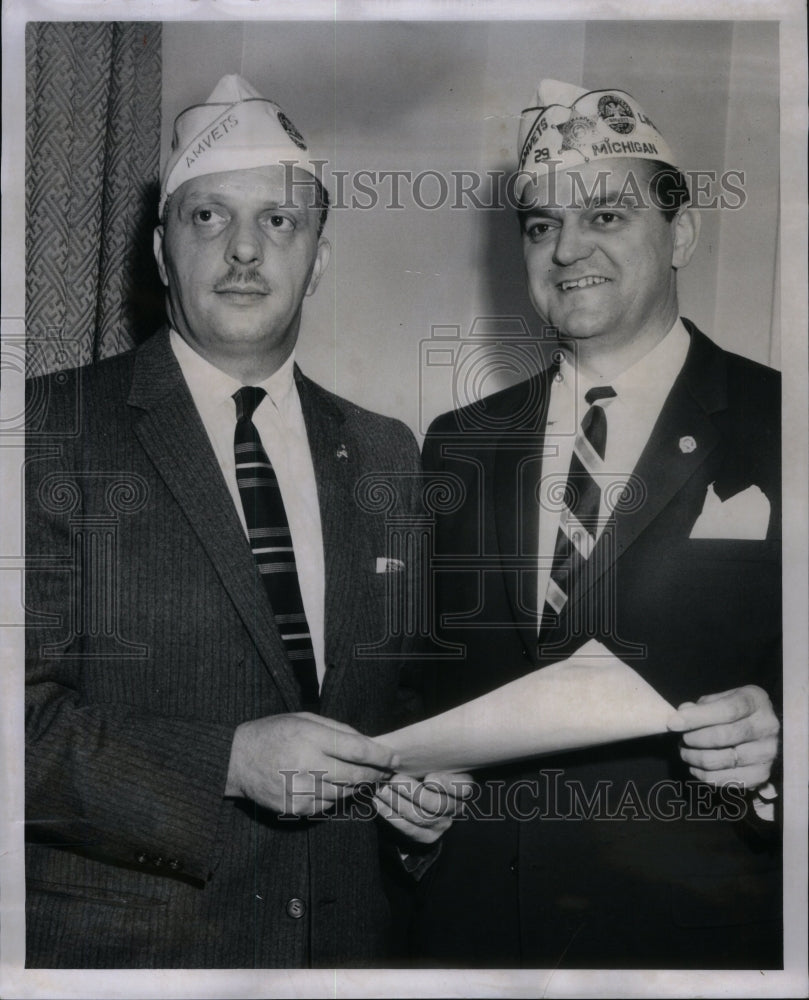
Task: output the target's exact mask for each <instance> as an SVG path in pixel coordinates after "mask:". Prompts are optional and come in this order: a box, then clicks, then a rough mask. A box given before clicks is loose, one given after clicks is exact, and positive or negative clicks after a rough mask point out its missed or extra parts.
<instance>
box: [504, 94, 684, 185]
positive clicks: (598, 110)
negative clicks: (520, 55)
mask: <svg viewBox="0 0 809 1000" xmlns="http://www.w3.org/2000/svg"><path fill="white" fill-rule="evenodd" d="M517 156H518V158H519V163H518V170H519V171H520V173H519V174H518V176H517V181H516V184H515V193H516V195H517V197H518V198H519V197H520V196H521V194H522V192H523V191H524V190H525V187H526V185H527V184H528V183H529V182H530V181H531V179H532V177H533V176H534V175H535V176H536V177H537V180H539V179H541V177H542V176H543V174H548V173H549V172H551V171H553V170H564V169H566V168H567V167H572V166H576V165H581V164H583V163H588V162H590V161H591V160H606V159H610V158H615V157H619V156H633V157H638V158H640V159H644V160H661V161H662V162H663V163H666V164H668V165H669V166H672V167H673V166H676V162H675V158H674V154H673V153H672V151H671V148H670V147H669V145H668V143H667V142H666V140H665V139H664V138H663V136H662V135H661V134H660V133H659V132H658V130H657V128H656V127H655V125H654V122H652V120H651V118H649V117H648V116H647V115H646V114H645V113H644V111H643V109H642V108H641V106H640V105H639V104H638V102H637V101H636V100H635V98H634V97H632V96H631V95H630V94H627V93H626V92H625V91H623V90H585V89H584V88H583V87H577V86H575V85H574V84H572V83H561V82H560V81H559V80H542V81H541V82H540V84H539V87H538V88H537V93H536V97H535V98H534V102H533V104H532V105H531V107H528V108H526V109H525V110H524V111H523V113H522V117H521V119H520V135H519V140H518V143H517Z"/></svg>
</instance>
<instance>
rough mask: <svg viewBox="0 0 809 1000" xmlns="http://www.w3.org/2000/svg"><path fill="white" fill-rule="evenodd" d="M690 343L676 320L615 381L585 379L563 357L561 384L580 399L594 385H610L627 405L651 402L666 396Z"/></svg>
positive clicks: (565, 356) (685, 331) (613, 379)
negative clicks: (576, 391)
mask: <svg viewBox="0 0 809 1000" xmlns="http://www.w3.org/2000/svg"><path fill="white" fill-rule="evenodd" d="M690 342H691V338H690V337H689V335H688V331H687V330H686V328H685V326H684V325H683V321H682V320H681V319H680V318H679V317H678V318H677V319H676V320H675V322H674V325H673V326H672V327H671V329H670V330H669V332H668V333H667V334H666V336H665V337H663V339H662V340H661V341H659V343H657V344H655V346H654V347H653V348H652V349H651V351H649V352H648V353H646V354H644V356H643V357H642V358H640V360H638V361H636V362H635V364H634V365H632V366H631V367H630V368H627V369H626V370H625V371H623V372H621V374H620V375H617V376H615V377H614V378H596V377H593V376H591V375H587V376H585V375H583V374H582V373H580V372H577V371H576V369H575V365H574V364H573V363H572V362H571V361H570V360H569V359H568V357H567V355H565V354H563V355H562V360H561V363H560V372H561V373H562V376H563V384H564V385H565V387H566V388H567V389H568V390H570V389H571V388H572V386H574V385H575V386H576V389H577V390H578V394H579V396H580V397H581V398H582V399H583V398H584V395H585V393H586V392H587V390H588V389H592V388H593V387H594V386H601V385H611V386H612V388H613V389H615V392H616V395H617V397H618V399H620V400H621V401H622V402H625V403H628V404H630V405H632V404H633V403H635V402H637V403H641V404H643V403H645V402H646V401H654V400H657V399H660V398H663V397H665V396H666V395H668V392H669V390H670V389H671V387H672V385H673V384H674V380H675V379H676V378H677V376H678V374H679V373H680V370H681V368H682V367H683V364H684V363H685V357H686V354H687V353H688V347H689V344H690Z"/></svg>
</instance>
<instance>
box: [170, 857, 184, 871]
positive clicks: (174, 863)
mask: <svg viewBox="0 0 809 1000" xmlns="http://www.w3.org/2000/svg"><path fill="white" fill-rule="evenodd" d="M182 867H183V866H182V864H181V863H180V862H179V861H178V860H177V858H169V868H171V870H172V871H173V872H178V871H179V870H180V869H181V868H182Z"/></svg>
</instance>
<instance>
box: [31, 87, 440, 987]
mask: <svg viewBox="0 0 809 1000" xmlns="http://www.w3.org/2000/svg"><path fill="white" fill-rule="evenodd" d="M307 157H308V153H307V150H306V147H305V145H304V144H303V140H302V139H301V136H300V134H299V133H298V132H297V130H296V129H295V128H294V126H293V125H292V124H291V122H290V121H289V119H287V118H286V116H285V115H284V114H283V112H282V111H281V110H280V109H279V108H278V107H277V106H276V105H274V104H273V103H271V102H269V101H265V100H264V99H262V98H261V97H260V96H259V95H258V94H257V93H256V92H255V91H254V90H252V88H251V87H250V86H249V85H248V84H247V83H246V82H245V81H242V80H240V79H239V78H238V77H228V78H225V79H223V80H222V81H220V84H219V85H218V86H217V88H216V90H215V91H214V93H213V94H212V95H211V97H210V98H209V100H208V102H207V103H206V104H204V105H200V106H197V107H195V108H191V109H189V110H187V111H186V112H184V113H183V114H182V115H181V116H180V117H179V118H178V120H177V123H176V126H175V138H174V147H173V151H172V155H171V157H170V159H169V161H168V164H167V166H166V169H165V170H164V175H163V178H162V191H161V195H162V197H161V220H162V222H161V226H160V227H158V229H157V230H156V235H155V251H156V256H157V261H158V267H159V270H160V274H161V278H162V279H163V282H164V284H165V285H166V286H167V289H168V295H167V303H168V314H169V320H170V327H171V328H170V329H165V330H163V331H161V332H159V333H158V334H157V335H156V336H154V337H152V338H151V339H150V340H148V341H147V342H146V343H145V344H144V345H143V346H142V347H141V348H139V349H137V350H135V351H133V352H130V353H128V354H125V355H121V356H119V357H116V358H113V359H110V360H108V361H105V362H102V363H100V364H98V365H95V366H92V367H90V368H85V369H79V370H76V371H73V372H68V373H59V374H58V375H56V376H50V377H48V378H45V379H40V380H35V381H34V382H33V383H32V384H31V385H30V394H29V403H28V411H27V414H28V428H29V451H28V464H27V471H26V487H27V526H28V535H27V552H28V559H29V562H28V577H27V594H26V599H27V607H28V610H29V629H28V639H29V658H28V668H27V694H28V696H27V716H26V723H27V771H26V808H27V820H28V830H29V837H28V845H27V876H28V890H27V956H26V961H27V965H28V966H29V967H107V968H110V967H113V968H114V967H259V968H260V967H271V966H280V967H283V966H287V967H302V966H309V965H311V966H330V965H349V966H350V965H367V964H371V963H375V962H379V961H381V960H382V957H383V955H384V949H385V947H386V940H385V939H386V932H387V926H388V912H387V903H386V901H385V897H384V894H383V892H382V886H381V873H380V864H379V861H378V857H379V853H378V847H379V845H378V843H377V836H378V829H379V828H380V827H384V829H387V830H391V831H394V832H395V834H396V836H397V837H399V838H400V840H399V844H402V843H404V849H403V851H399V858H400V860H401V861H402V863H404V864H405V865H409V866H410V867H411V868H412V867H415V866H417V865H418V863H419V860H422V861H423V860H424V857H423V856H420V855H419V849H418V847H419V844H421V845H425V844H426V845H429V844H430V843H432V842H433V841H435V840H436V839H437V837H438V836H439V835H440V833H441V832H442V831H443V830H444V829H445V828H446V826H447V825H448V822H449V819H448V813H449V811H450V809H451V807H452V801H451V797H450V798H447V799H446V800H445V803H446V806H447V808H446V810H444V809H442V808H441V807H440V804H439V802H438V801H437V800H438V796H437V795H436V793H435V792H430V791H429V790H424V789H423V787H422V788H419V786H418V785H416V784H415V783H413V784H411V785H410V786H409V790H410V792H411V795H412V796H414V797H415V799H416V801H412V799H411V798H410V797H408V795H406V794H400V795H396V794H392V793H391V791H390V787H389V786H387V787H384V786H379V785H378V783H379V782H380V781H382V782H384V780H385V779H386V778H390V777H391V775H392V774H393V773H394V772H395V767H396V760H395V758H394V756H393V754H392V752H391V751H389V750H388V749H387V748H385V747H384V746H382V745H380V744H378V743H376V742H375V741H374V740H372V739H370V738H369V737H368V735H367V734H378V733H381V732H384V731H385V730H386V729H389V728H391V726H392V723H393V721H394V720H393V712H394V706H395V701H396V696H397V687H398V673H399V664H400V660H399V659H398V658H396V657H395V656H394V657H393V658H391V657H390V656H388V657H382V656H376V657H374V656H373V655H372V654H371V655H369V654H367V653H366V655H365V656H363V655H362V647H363V646H365V647H366V648H370V647H373V645H374V644H375V643H377V644H378V643H379V642H380V640H382V639H384V638H385V637H386V634H387V618H386V594H387V592H388V587H387V583H388V580H387V577H388V575H389V571H394V572H396V571H401V565H400V564H399V563H397V561H396V560H391V559H389V558H387V556H388V553H386V524H385V512H384V511H379V510H378V508H377V507H376V506H375V505H374V504H373V503H372V502H370V501H368V500H367V499H366V500H365V502H363V488H364V485H365V486H366V487H368V488H370V487H369V486H368V484H371V486H372V484H373V482H374V481H376V480H379V479H381V480H383V481H387V482H388V483H392V484H393V485H394V486H395V487H396V493H397V503H398V504H399V505H400V507H399V510H400V511H408V510H410V509H412V507H413V505H414V502H415V500H414V498H415V496H416V490H417V485H418V469H419V465H418V455H417V450H416V446H415V443H414V441H413V439H412V436H411V435H410V433H409V432H408V431H407V429H406V428H405V427H403V426H402V425H401V424H399V423H398V422H396V421H392V420H389V419H386V418H383V417H380V416H377V415H375V414H371V413H368V412H367V411H364V410H361V409H360V408H359V407H357V406H354V405H353V404H351V403H349V402H347V401H345V400H342V399H339V398H338V397H336V396H334V395H332V394H331V393H328V392H326V391H325V390H323V389H321V388H320V387H318V386H317V385H315V384H314V383H312V382H311V381H310V380H309V379H307V378H306V377H305V376H304V375H303V374H302V373H301V372H300V371H299V370H298V369H297V367H295V365H294V354H293V351H294V347H295V343H296V340H297V336H298V330H299V325H300V317H301V305H302V302H303V298H304V297H305V296H306V295H309V294H311V293H312V292H314V290H315V288H316V286H317V283H318V280H319V278H320V276H321V274H322V272H323V270H324V268H325V267H326V264H327V261H328V253H329V247H328V243H327V242H326V240H325V239H323V237H322V235H321V231H322V225H323V222H324V221H325V211H326V207H325V206H326V204H327V197H326V196H325V194H324V192H323V190H322V189H321V188H319V187H318V186H317V185H315V184H313V181H312V177H311V176H310V174H309V173H305V172H304V170H303V169H302V168H299V167H296V168H295V173H294V174H293V175H290V174H289V173H288V171H287V170H286V169H285V168H284V167H282V166H281V165H280V164H281V162H282V161H283V160H295V159H297V160H298V162H300V163H302V164H303V165H304V168H305V167H306V164H307V163H309V161H308V159H307ZM290 176H292V177H293V178H294V182H295V185H298V183H299V190H295V191H293V193H292V194H293V196H292V197H290V196H289V187H288V186H287V181H288V180H289V179H290ZM313 190H317V192H318V203H317V204H316V205H315V206H314V207H313V206H312V205H310V204H309V203H308V202H307V203H304V198H303V196H301V197H299V196H298V195H300V193H301V192H303V193H304V194H305V195H307V196H308V197H309V200H310V201H311V194H312V191H313ZM245 384H251V385H254V386H257V387H259V388H261V389H264V390H265V391H266V394H267V396H266V398H263V399H262V401H261V403H260V404H259V406H258V408H257V409H256V411H255V413H254V416H253V422H254V425H255V427H256V429H257V430H258V431H259V434H260V437H261V439H262V442H263V445H264V447H265V449H266V451H267V452H268V454H269V456H270V459H271V461H272V465H273V468H274V470H275V473H276V474H277V477H278V481H279V483H280V486H281V494H282V497H283V500H284V506H285V508H286V512H287V517H288V520H289V526H290V532H291V535H292V540H293V547H294V550H295V559H296V562H297V570H298V576H299V579H300V588H301V594H302V601H303V605H304V609H305V613H306V622H305V623H304V624H307V623H308V626H309V630H310V632H311V641H312V649H313V651H314V659H315V662H316V667H317V680H318V690H317V695H316V698H317V700H318V702H319V707H318V711H319V714H313V713H312V712H304V711H301V709H302V708H303V707H304V706H305V707H307V708H311V707H312V705H311V704H310V702H311V698H310V697H308V696H305V692H304V691H303V690H302V689H301V686H300V684H299V683H298V681H297V680H296V674H295V671H294V670H293V661H292V660H291V659H290V657H289V648H288V645H285V639H284V638H283V637H282V631H283V628H281V629H279V624H281V625H283V622H279V621H278V620H277V618H276V616H275V615H274V613H273V609H272V606H271V603H270V600H269V599H268V593H267V590H266V589H265V586H264V583H263V581H262V577H261V575H260V573H259V572H258V571H257V563H256V559H255V558H254V555H255V553H254V551H251V544H250V541H249V539H248V535H249V532H248V523H249V511H246V510H243V509H242V506H241V503H240V493H239V487H238V485H237V482H236V469H235V460H234V457H233V442H234V428H235V426H236V421H237V413H236V406H235V405H234V400H233V396H234V393H236V392H238V391H239V390H240V387H241V386H242V385H245ZM369 477H370V478H369ZM287 631H288V629H287ZM288 638H289V637H288V636H287V640H288ZM386 649H387V650H388V652H390V650H391V647H390V646H388V647H386ZM393 651H394V652H396V650H393ZM293 659H294V658H293ZM333 720H334V721H333ZM362 734H366V735H362ZM397 777H398V776H397ZM363 783H371V784H372V789H371V791H369V792H368V793H367V794H365V796H364V797H363V796H355V797H352V794H351V793H352V791H354V789H355V788H356V786H358V785H362V784H363ZM416 790H419V791H421V792H422V793H423V794H421V795H420V796H415V791H416ZM382 807H384V808H385V815H386V818H388V819H389V820H390V826H387V825H386V824H378V823H377V822H376V821H375V813H376V812H377V811H381V810H382ZM401 838H404V840H403V841H402V839H401ZM411 844H413V845H414V846H410V845H411ZM390 846H391V847H392V848H393V847H395V846H397V845H396V844H395V843H393V842H392V843H391V845H390ZM390 854H391V855H392V856H393V857H394V858H395V854H396V852H395V851H394V850H391V851H390Z"/></svg>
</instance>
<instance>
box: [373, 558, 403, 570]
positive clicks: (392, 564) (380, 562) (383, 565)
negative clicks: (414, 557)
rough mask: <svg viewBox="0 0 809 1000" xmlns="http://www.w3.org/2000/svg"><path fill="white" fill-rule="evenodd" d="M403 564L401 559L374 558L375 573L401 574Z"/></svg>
mask: <svg viewBox="0 0 809 1000" xmlns="http://www.w3.org/2000/svg"><path fill="white" fill-rule="evenodd" d="M404 568H405V564H404V563H403V562H402V560H401V559H388V558H387V557H386V556H377V557H376V571H377V573H401V572H402V570H403V569H404Z"/></svg>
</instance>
